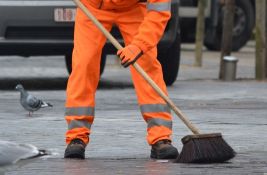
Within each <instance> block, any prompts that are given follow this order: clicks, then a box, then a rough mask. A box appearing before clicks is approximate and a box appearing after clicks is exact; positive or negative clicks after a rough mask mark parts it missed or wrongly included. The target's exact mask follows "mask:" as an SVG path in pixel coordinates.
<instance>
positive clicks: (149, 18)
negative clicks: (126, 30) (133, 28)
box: [132, 0, 171, 53]
mask: <svg viewBox="0 0 267 175" xmlns="http://www.w3.org/2000/svg"><path fill="white" fill-rule="evenodd" d="M170 10H171V0H149V1H148V2H147V12H146V15H145V17H144V20H143V22H142V23H141V25H140V26H139V29H138V33H137V35H136V36H135V37H134V38H133V41H132V44H134V45H136V46H138V47H139V48H140V49H141V50H142V51H143V52H144V53H145V52H147V51H148V50H150V49H151V48H153V47H155V46H156V45H157V44H158V42H159V40H160V38H161V37H162V35H163V32H164V30H165V27H166V25H167V22H168V20H169V19H170V17H171V12H170Z"/></svg>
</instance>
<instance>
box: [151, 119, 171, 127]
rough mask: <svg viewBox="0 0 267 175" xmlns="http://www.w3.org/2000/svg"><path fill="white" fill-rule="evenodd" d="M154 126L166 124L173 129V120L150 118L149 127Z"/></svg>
mask: <svg viewBox="0 0 267 175" xmlns="http://www.w3.org/2000/svg"><path fill="white" fill-rule="evenodd" d="M153 126H165V127H166V128H169V129H172V121H169V120H164V119H160V118H152V119H149V120H148V121H147V128H152V127H153Z"/></svg>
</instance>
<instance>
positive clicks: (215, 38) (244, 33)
mask: <svg viewBox="0 0 267 175" xmlns="http://www.w3.org/2000/svg"><path fill="white" fill-rule="evenodd" d="M254 24H255V11H254V8H253V6H252V4H251V2H250V1H248V0H236V10H235V22H234V29H233V41H232V50H233V51H238V50H239V49H240V48H242V47H243V46H244V45H245V44H246V42H247V41H248V40H249V39H250V37H251V33H252V31H253V28H254ZM222 28H223V8H220V12H219V22H218V26H217V27H216V28H208V29H207V30H206V33H209V34H211V33H213V35H206V38H205V46H206V47H207V48H208V49H209V50H214V51H219V50H221V42H222ZM214 30H215V31H214ZM208 37H212V38H208Z"/></svg>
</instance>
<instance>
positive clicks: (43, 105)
mask: <svg viewBox="0 0 267 175" xmlns="http://www.w3.org/2000/svg"><path fill="white" fill-rule="evenodd" d="M41 107H42V108H45V107H53V105H52V104H50V103H47V102H44V101H42V105H41Z"/></svg>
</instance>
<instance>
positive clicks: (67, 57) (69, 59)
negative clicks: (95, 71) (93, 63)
mask: <svg viewBox="0 0 267 175" xmlns="http://www.w3.org/2000/svg"><path fill="white" fill-rule="evenodd" d="M65 63H66V67H67V70H68V73H69V74H70V73H71V70H72V68H71V64H72V54H66V55H65ZM105 65H106V55H102V57H101V62H100V75H102V74H103V72H104V68H105Z"/></svg>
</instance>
